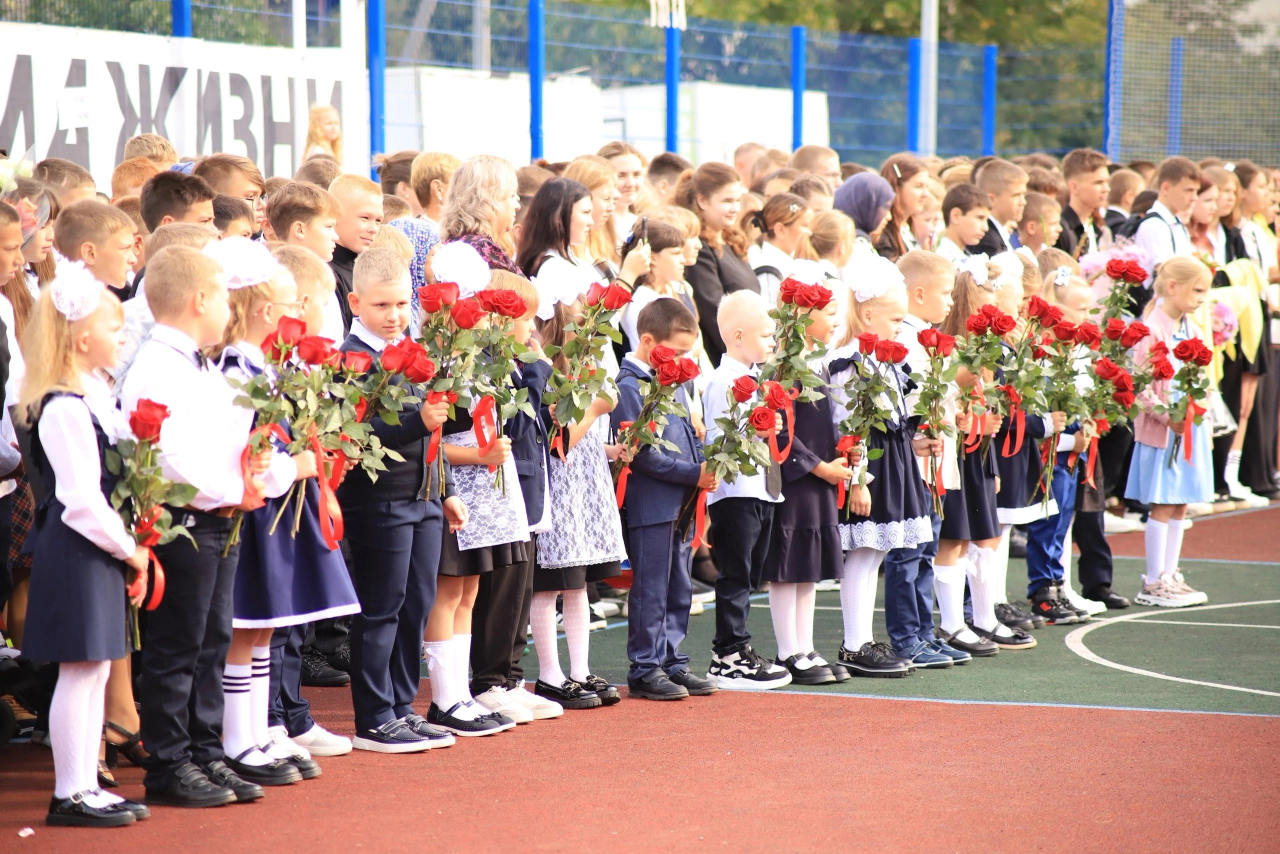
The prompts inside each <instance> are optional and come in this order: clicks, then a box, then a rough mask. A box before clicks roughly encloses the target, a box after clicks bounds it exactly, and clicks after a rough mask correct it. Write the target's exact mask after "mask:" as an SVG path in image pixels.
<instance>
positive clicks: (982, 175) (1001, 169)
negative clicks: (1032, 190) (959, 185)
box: [974, 158, 1028, 196]
mask: <svg viewBox="0 0 1280 854" xmlns="http://www.w3.org/2000/svg"><path fill="white" fill-rule="evenodd" d="M1027 180H1028V175H1027V172H1026V170H1025V169H1023V168H1022V167H1021V166H1019V165H1018V164H1016V163H1010V162H1009V161H1008V160H1001V159H1000V158H996V159H995V160H989V161H987V162H986V163H985V164H983V166H982V169H980V170H979V171H978V175H977V180H976V181H974V183H975V184H977V185H978V189H979V190H981V191H982V192H984V193H989V194H991V195H993V196H994V195H997V194H999V193H1004V192H1007V191H1009V190H1011V189H1013V187H1015V186H1016V185H1017V184H1018V182H1020V181H1021V182H1023V183H1025V182H1026V181H1027Z"/></svg>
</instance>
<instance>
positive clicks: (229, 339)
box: [208, 266, 293, 359]
mask: <svg viewBox="0 0 1280 854" xmlns="http://www.w3.org/2000/svg"><path fill="white" fill-rule="evenodd" d="M284 281H290V282H292V281H293V274H292V273H290V272H289V270H288V268H286V267H284V266H280V267H277V268H276V272H275V274H274V275H272V276H271V278H270V279H267V281H265V282H263V283H261V284H258V285H250V286H249V287H247V288H236V289H235V290H234V291H231V292H230V294H228V296H227V303H228V304H229V305H230V306H231V319H230V320H228V321H227V328H226V330H225V331H224V332H223V333H222V340H221V341H220V342H218V343H217V344H215V345H214V346H212V347H210V348H209V351H208V353H209V358H211V359H216V358H218V357H219V356H221V355H222V351H223V350H225V349H227V348H228V347H229V346H231V345H232V344H234V343H236V342H237V341H244V340H246V339H247V338H248V337H249V318H251V317H253V314H254V312H256V311H257V310H258V309H259V307H261V306H262V305H263V304H265V303H268V302H271V300H272V299H273V298H274V297H275V295H276V294H277V293H279V285H280V284H281V283H283V282H284ZM250 343H252V344H256V343H258V342H256V341H251V342H250Z"/></svg>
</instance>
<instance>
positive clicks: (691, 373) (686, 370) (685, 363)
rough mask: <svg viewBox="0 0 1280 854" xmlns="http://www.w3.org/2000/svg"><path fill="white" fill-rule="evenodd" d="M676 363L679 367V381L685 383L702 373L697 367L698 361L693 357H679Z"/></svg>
mask: <svg viewBox="0 0 1280 854" xmlns="http://www.w3.org/2000/svg"><path fill="white" fill-rule="evenodd" d="M676 365H677V366H678V367H679V368H680V382H682V383H687V382H689V380H692V379H694V378H696V377H697V376H698V374H700V373H702V371H701V370H699V368H698V363H697V362H695V361H694V360H693V359H681V360H680V361H678V362H676Z"/></svg>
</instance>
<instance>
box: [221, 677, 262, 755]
mask: <svg viewBox="0 0 1280 854" xmlns="http://www.w3.org/2000/svg"><path fill="white" fill-rule="evenodd" d="M252 673H253V667H252V665H249V664H227V667H226V670H224V671H223V673H222V697H223V708H222V750H223V752H224V753H226V754H227V756H228V757H230V758H232V759H240V755H241V754H243V753H244V752H245V751H246V750H251V749H252V748H255V747H257V746H258V745H257V743H256V742H254V740H253V723H252V720H251V706H252V702H251V700H250V696H249V695H250V691H251V690H252V689H251V687H250V683H251V682H252ZM240 761H241V762H246V763H248V764H250V765H266V764H267V763H268V762H270V760H269V759H267V757H266V756H265V755H263V754H262V753H261V752H260V751H254V752H251V753H249V754H247V755H245V757H244V758H243V759H240Z"/></svg>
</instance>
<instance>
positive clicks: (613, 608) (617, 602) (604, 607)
mask: <svg viewBox="0 0 1280 854" xmlns="http://www.w3.org/2000/svg"><path fill="white" fill-rule="evenodd" d="M591 610H592V611H595V612H596V614H597V615H598V616H601V617H604V618H605V619H606V620H607V619H609V618H610V617H616V616H618V615H619V614H621V613H622V600H621V599H601V600H600V601H599V602H593V603H592V605H591Z"/></svg>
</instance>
